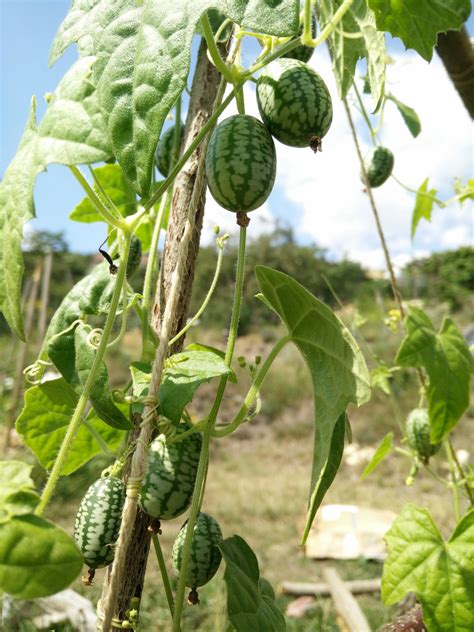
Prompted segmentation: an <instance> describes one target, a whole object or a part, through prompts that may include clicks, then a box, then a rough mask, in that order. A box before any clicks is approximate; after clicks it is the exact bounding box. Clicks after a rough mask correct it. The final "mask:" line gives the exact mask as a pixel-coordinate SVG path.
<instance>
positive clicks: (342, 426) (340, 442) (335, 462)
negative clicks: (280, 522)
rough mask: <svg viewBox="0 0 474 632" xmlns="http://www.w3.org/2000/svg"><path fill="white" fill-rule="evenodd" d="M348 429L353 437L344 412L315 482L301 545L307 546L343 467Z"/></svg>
mask: <svg viewBox="0 0 474 632" xmlns="http://www.w3.org/2000/svg"><path fill="white" fill-rule="evenodd" d="M347 428H350V433H351V436H352V428H351V427H350V424H349V419H348V417H347V415H346V413H345V412H344V413H342V415H341V416H340V417H339V419H338V420H337V422H336V425H335V426H334V430H333V433H332V437H331V444H330V446H329V454H328V457H327V460H326V462H325V463H324V465H323V467H322V470H321V473H320V475H319V479H318V480H317V481H315V484H314V488H313V493H312V494H311V498H310V501H309V509H308V514H307V517H306V525H305V530H304V533H303V537H302V539H301V544H305V542H306V540H307V538H308V535H309V532H310V530H311V525H312V524H313V522H314V519H315V517H316V513H317V511H318V509H319V507H320V505H321V503H322V502H323V498H324V496H325V494H326V492H327V490H328V489H329V488H330V487H331V485H332V482H333V480H334V479H335V478H336V474H337V470H338V469H339V466H340V465H341V461H342V455H343V453H344V438H345V436H346V429H347Z"/></svg>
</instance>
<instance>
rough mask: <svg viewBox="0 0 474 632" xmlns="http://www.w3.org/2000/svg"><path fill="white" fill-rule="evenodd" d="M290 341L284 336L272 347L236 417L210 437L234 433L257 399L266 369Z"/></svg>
mask: <svg viewBox="0 0 474 632" xmlns="http://www.w3.org/2000/svg"><path fill="white" fill-rule="evenodd" d="M290 340H291V338H290V337H289V336H285V337H284V338H282V339H281V340H279V341H278V342H277V344H276V345H275V346H274V347H273V349H272V350H271V352H270V354H269V355H268V357H267V358H266V360H265V362H264V363H263V364H262V366H261V367H260V370H259V372H258V373H257V375H256V377H255V380H254V381H253V383H252V386H251V387H250V389H249V391H248V393H247V395H246V397H245V399H244V402H243V404H242V406H241V408H240V410H239V412H238V414H237V416H236V417H235V419H234V420H233V421H232V422H231V423H230V424H228V425H227V426H224V427H222V428H216V430H214V432H213V435H212V436H213V437H219V438H220V437H225V436H227V435H230V434H231V433H232V432H234V430H237V428H238V427H239V426H240V424H241V423H242V422H243V421H244V420H245V418H246V416H247V413H248V411H249V410H250V407H251V406H252V404H253V402H254V400H255V398H256V397H257V395H258V393H259V391H260V388H261V386H262V383H263V380H264V379H265V376H266V375H267V373H268V369H269V368H270V367H271V365H272V364H273V361H274V360H275V358H276V357H277V355H278V354H279V353H280V351H281V350H282V349H283V347H284V346H285V345H286V344H287V343H288V342H290Z"/></svg>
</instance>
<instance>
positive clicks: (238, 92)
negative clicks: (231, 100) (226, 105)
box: [235, 84, 245, 114]
mask: <svg viewBox="0 0 474 632" xmlns="http://www.w3.org/2000/svg"><path fill="white" fill-rule="evenodd" d="M235 100H236V103H237V110H238V112H239V114H245V101H244V90H243V86H242V85H241V84H240V85H239V86H236V88H235Z"/></svg>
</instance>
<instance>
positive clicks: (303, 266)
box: [191, 227, 371, 331]
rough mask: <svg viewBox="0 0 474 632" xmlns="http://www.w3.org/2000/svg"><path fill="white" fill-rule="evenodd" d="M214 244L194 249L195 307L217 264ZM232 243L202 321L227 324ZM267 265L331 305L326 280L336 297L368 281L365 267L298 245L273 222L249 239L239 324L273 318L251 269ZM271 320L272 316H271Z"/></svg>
mask: <svg viewBox="0 0 474 632" xmlns="http://www.w3.org/2000/svg"><path fill="white" fill-rule="evenodd" d="M216 256H217V255H216V248H215V247H214V246H208V247H205V248H201V249H200V251H199V261H198V265H197V270H196V281H195V283H194V286H193V296H192V308H191V311H196V310H197V309H198V308H199V305H200V304H201V302H202V299H203V297H204V296H205V294H206V292H207V290H208V288H209V285H210V282H211V279H212V277H213V274H214V270H215V265H216ZM235 256H236V246H235V245H227V246H226V255H225V257H224V261H223V265H222V272H221V276H220V279H219V284H218V287H217V289H216V292H215V294H214V297H213V299H212V301H211V303H210V305H209V307H208V308H207V310H206V312H205V313H204V315H203V317H202V320H203V322H205V323H206V324H207V325H214V326H216V327H226V326H227V325H228V323H227V313H228V306H229V300H231V298H232V288H233V283H234V275H235V270H234V261H235ZM257 263H258V264H260V265H266V266H269V267H272V268H275V269H277V270H280V271H281V272H285V273H286V274H289V275H291V276H292V277H294V278H295V279H297V280H298V281H299V282H300V283H302V284H303V285H304V286H305V287H306V288H308V290H310V291H311V292H312V293H314V294H315V295H316V296H318V297H319V298H320V299H321V300H322V301H324V302H326V303H328V304H330V305H332V306H335V305H336V300H335V298H334V296H333V294H332V292H331V290H330V288H329V286H328V283H327V281H328V282H329V284H330V285H331V287H332V288H333V289H334V291H335V292H336V294H337V295H338V297H339V298H340V299H341V300H342V301H344V302H349V301H353V300H354V299H355V298H356V297H357V295H358V292H359V291H360V290H361V288H362V287H363V286H364V285H365V286H366V285H367V284H370V283H371V281H370V280H369V278H368V276H367V274H366V272H365V271H364V269H363V268H362V267H361V266H360V265H359V264H358V263H355V262H353V261H348V260H343V261H340V262H332V261H329V260H328V259H327V254H326V251H325V250H324V249H322V248H320V247H319V246H317V245H316V244H314V243H313V244H309V245H301V244H298V243H297V242H296V240H295V236H294V233H293V231H292V229H291V228H281V227H279V228H277V229H276V230H275V231H273V232H272V233H267V234H263V235H261V236H260V237H258V238H257V239H255V240H254V241H252V242H250V244H249V245H248V249H247V270H248V279H247V281H246V285H245V297H244V298H245V301H244V304H243V306H242V312H241V317H240V323H241V330H242V331H246V330H248V329H250V328H251V327H258V326H259V325H261V324H264V323H268V322H272V315H271V313H270V312H269V311H268V309H266V308H265V307H264V306H263V305H261V304H260V302H259V301H257V300H255V298H254V297H255V294H257V293H258V291H259V290H258V286H257V282H256V280H255V277H254V275H253V274H251V271H252V270H253V268H254V267H255V265H257ZM273 320H274V322H276V317H275V318H274V319H273Z"/></svg>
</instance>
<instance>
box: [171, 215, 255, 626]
mask: <svg viewBox="0 0 474 632" xmlns="http://www.w3.org/2000/svg"><path fill="white" fill-rule="evenodd" d="M241 224H242V223H241ZM241 224H240V235H239V252H238V258H237V273H236V279H235V290H234V303H233V306H232V315H231V319H230V327H229V335H228V338H227V348H226V353H225V363H226V365H227V366H228V367H230V365H231V362H232V357H233V355H234V348H235V341H236V338H237V329H238V325H239V317H240V307H241V304H242V289H243V283H244V276H245V274H244V273H245V250H246V238H247V229H246V227H245V226H242V225H241ZM227 380H228V375H223V376H222V377H221V379H220V381H219V386H218V389H217V394H216V399H215V400H214V404H213V406H212V409H211V412H210V413H209V417H208V419H207V424H206V428H205V430H204V433H203V439H202V447H201V454H200V456H199V464H198V470H197V474H196V483H195V486H194V492H193V499H192V502H191V508H190V510H189V517H188V526H187V529H186V537H185V539H184V545H183V556H182V559H181V568H180V572H179V580H178V589H177V592H176V601H175V613H174V617H173V632H179V629H180V625H181V615H182V612H183V604H184V593H185V592H186V571H187V568H188V562H189V557H190V554H191V545H192V539H193V532H194V526H195V524H196V518H197V514H198V511H199V507H200V504H201V501H202V495H203V493H204V489H203V484H204V482H205V479H206V475H207V465H208V460H209V444H210V441H211V436H212V431H213V430H214V424H215V421H216V418H217V413H218V412H219V408H220V405H221V402H222V398H223V397H224V391H225V388H226V386H227Z"/></svg>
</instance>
